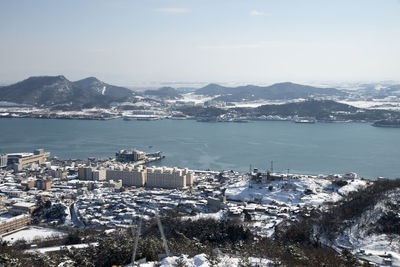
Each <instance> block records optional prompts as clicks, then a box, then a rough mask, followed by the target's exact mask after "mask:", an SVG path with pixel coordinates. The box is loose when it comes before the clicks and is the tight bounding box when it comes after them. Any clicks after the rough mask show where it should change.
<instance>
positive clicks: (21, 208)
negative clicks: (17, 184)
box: [9, 202, 36, 215]
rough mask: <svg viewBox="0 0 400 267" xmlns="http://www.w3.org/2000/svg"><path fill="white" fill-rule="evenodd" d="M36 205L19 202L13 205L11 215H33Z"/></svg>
mask: <svg viewBox="0 0 400 267" xmlns="http://www.w3.org/2000/svg"><path fill="white" fill-rule="evenodd" d="M35 208H36V206H35V203H31V202H17V203H15V204H14V205H12V207H11V209H10V211H9V212H10V214H12V215H19V214H31V213H32V212H33V211H34V210H35Z"/></svg>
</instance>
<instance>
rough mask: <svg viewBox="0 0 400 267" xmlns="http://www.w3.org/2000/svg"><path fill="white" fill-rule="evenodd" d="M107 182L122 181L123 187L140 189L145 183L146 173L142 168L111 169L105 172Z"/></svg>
mask: <svg viewBox="0 0 400 267" xmlns="http://www.w3.org/2000/svg"><path fill="white" fill-rule="evenodd" d="M106 176H107V180H114V181H118V180H122V185H123V186H136V187H142V186H144V185H145V183H146V178H147V171H146V170H145V169H143V167H142V166H138V167H136V168H131V167H126V168H116V169H115V168H113V167H111V168H110V169H109V170H107V174H106Z"/></svg>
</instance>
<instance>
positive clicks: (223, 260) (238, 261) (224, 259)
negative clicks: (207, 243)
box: [140, 254, 273, 267]
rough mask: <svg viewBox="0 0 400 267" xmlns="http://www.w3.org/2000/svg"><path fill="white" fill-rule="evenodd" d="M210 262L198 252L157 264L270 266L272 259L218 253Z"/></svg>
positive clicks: (193, 266)
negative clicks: (246, 264)
mask: <svg viewBox="0 0 400 267" xmlns="http://www.w3.org/2000/svg"><path fill="white" fill-rule="evenodd" d="M212 261H213V262H210V257H208V256H207V255H206V254H199V255H196V256H194V257H193V258H188V257H187V256H186V255H181V256H180V257H176V256H174V257H167V258H165V259H164V260H162V261H161V262H159V266H162V267H169V266H177V263H179V262H181V263H185V265H186V266H188V267H210V266H218V267H222V266H232V267H235V266H243V265H244V262H247V263H250V264H251V265H252V266H260V267H261V266H272V263H273V262H272V261H271V260H269V259H263V258H254V257H249V258H239V257H235V256H230V255H226V254H218V256H216V259H214V260H212ZM151 264H152V263H147V265H145V264H142V265H140V266H141V267H145V266H149V267H150V266H153V265H151Z"/></svg>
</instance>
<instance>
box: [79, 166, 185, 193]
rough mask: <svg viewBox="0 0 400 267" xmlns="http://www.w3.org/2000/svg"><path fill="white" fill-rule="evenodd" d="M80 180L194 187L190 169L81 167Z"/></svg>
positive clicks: (135, 184)
mask: <svg viewBox="0 0 400 267" xmlns="http://www.w3.org/2000/svg"><path fill="white" fill-rule="evenodd" d="M78 178H79V179H81V180H97V181H99V180H100V181H101V180H107V181H109V180H114V181H118V180H121V181H122V185H123V186H136V187H143V186H146V187H159V188H183V187H190V186H192V185H193V173H191V172H189V170H188V169H178V168H166V167H162V168H156V167H151V168H147V169H144V168H143V166H135V167H134V166H129V165H128V166H126V165H125V166H121V165H119V166H111V167H109V168H108V169H107V170H105V169H104V168H96V167H92V166H80V167H79V168H78Z"/></svg>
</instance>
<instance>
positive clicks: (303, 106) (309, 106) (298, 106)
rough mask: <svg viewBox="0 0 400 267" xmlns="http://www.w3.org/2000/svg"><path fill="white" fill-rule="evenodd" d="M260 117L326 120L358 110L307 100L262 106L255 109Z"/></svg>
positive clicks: (321, 101) (329, 101)
mask: <svg viewBox="0 0 400 267" xmlns="http://www.w3.org/2000/svg"><path fill="white" fill-rule="evenodd" d="M256 110H257V112H258V113H259V114H262V115H278V116H296V115H297V116H299V117H315V118H317V119H321V118H323V119H327V118H329V116H330V115H332V114H334V113H337V112H341V113H355V112H357V111H358V110H360V109H359V108H356V107H354V106H350V105H347V104H342V103H338V102H335V101H332V100H318V101H317V100H309V101H302V102H294V103H286V104H281V105H263V106H259V107H258V108H256Z"/></svg>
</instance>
